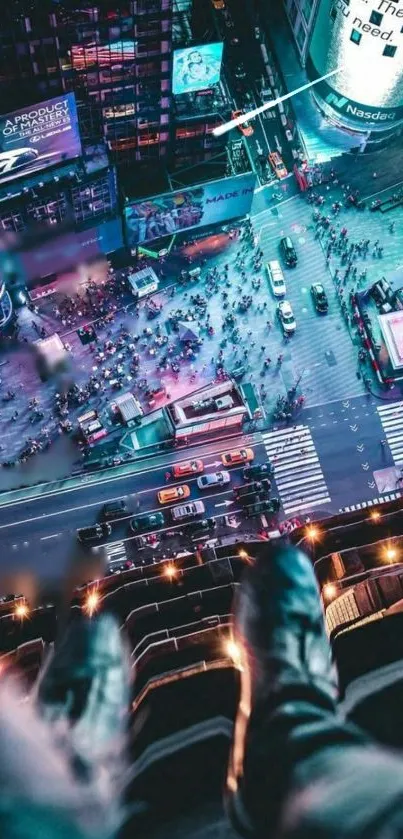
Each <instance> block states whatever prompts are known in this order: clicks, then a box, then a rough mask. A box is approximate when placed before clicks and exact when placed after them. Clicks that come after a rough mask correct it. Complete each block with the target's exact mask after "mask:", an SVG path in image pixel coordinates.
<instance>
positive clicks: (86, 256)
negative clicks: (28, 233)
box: [19, 218, 123, 288]
mask: <svg viewBox="0 0 403 839" xmlns="http://www.w3.org/2000/svg"><path fill="white" fill-rule="evenodd" d="M121 247H123V231H122V221H121V219H120V218H118V219H111V220H110V221H104V222H102V223H101V224H98V225H97V227H91V228H90V229H89V230H80V231H76V232H73V233H64V234H62V235H61V236H55V237H54V238H52V239H48V240H47V241H46V242H42V243H41V244H40V245H38V246H37V247H36V248H32V249H31V250H27V251H21V252H20V253H19V259H20V271H22V272H23V275H24V278H25V281H26V282H27V284H28V286H29V287H30V288H31V287H32V282H33V281H34V280H38V279H43V278H44V277H48V276H50V275H54V272H55V267H57V271H58V272H62V271H67V270H69V269H72V268H76V267H77V265H79V264H80V263H84V262H91V261H93V260H95V259H97V258H98V257H100V256H102V255H103V254H107V253H113V252H114V251H117V250H119V249H120V248H121Z"/></svg>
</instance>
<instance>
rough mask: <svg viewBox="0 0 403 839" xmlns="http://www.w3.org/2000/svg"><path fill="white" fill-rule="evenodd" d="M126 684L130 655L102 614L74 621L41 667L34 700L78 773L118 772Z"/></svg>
mask: <svg viewBox="0 0 403 839" xmlns="http://www.w3.org/2000/svg"><path fill="white" fill-rule="evenodd" d="M129 685H130V669H129V657H128V655H127V652H126V650H125V648H124V644H123V641H122V636H121V633H120V630H119V626H118V624H117V621H116V620H115V618H114V617H113V616H112V615H110V614H106V613H105V614H100V615H98V616H95V617H93V618H91V619H90V618H86V617H84V616H82V617H80V618H78V619H76V620H75V621H73V622H72V623H71V624H70V625H69V626H68V628H67V631H66V634H65V635H64V637H63V639H62V641H61V643H60V644H59V645H57V646H56V649H55V652H54V655H53V657H52V659H51V660H50V662H49V665H48V667H47V668H46V670H45V672H44V675H43V678H42V680H41V682H40V685H39V691H38V705H39V708H40V710H41V712H42V714H43V716H44V717H45V718H46V719H47V720H48V721H49V722H50V723H51V724H52V725H53V728H54V731H55V732H56V733H58V734H59V736H60V741H61V744H62V745H63V746H65V747H66V748H68V749H69V751H70V753H71V759H72V763H73V765H74V768H75V770H76V773H77V774H79V775H81V777H85V776H86V775H87V776H88V778H89V779H90V778H92V777H93V776H96V775H97V774H99V772H101V771H103V772H104V771H105V769H106V771H107V772H108V773H109V774H110V776H112V775H115V773H116V774H119V763H121V758H122V753H123V748H124V735H125V728H126V726H127V720H128V716H127V712H128V706H129V699H130V696H129ZM63 741H64V742H63Z"/></svg>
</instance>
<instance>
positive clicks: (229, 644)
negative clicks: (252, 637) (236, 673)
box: [224, 638, 242, 668]
mask: <svg viewBox="0 0 403 839" xmlns="http://www.w3.org/2000/svg"><path fill="white" fill-rule="evenodd" d="M224 649H225V652H226V655H227V656H228V658H230V659H232V661H233V663H234V665H235V667H238V668H240V667H241V663H242V650H241V647H240V644H237V642H236V641H234V639H233V638H228V640H227V641H225V644H224Z"/></svg>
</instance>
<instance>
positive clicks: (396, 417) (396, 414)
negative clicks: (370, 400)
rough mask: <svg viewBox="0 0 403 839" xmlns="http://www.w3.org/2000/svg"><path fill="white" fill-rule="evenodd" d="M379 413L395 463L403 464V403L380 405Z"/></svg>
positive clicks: (378, 407)
mask: <svg viewBox="0 0 403 839" xmlns="http://www.w3.org/2000/svg"><path fill="white" fill-rule="evenodd" d="M377 411H378V416H379V419H380V421H381V424H382V429H383V431H384V434H385V438H386V441H387V443H388V446H389V449H390V453H391V455H392V457H393V460H394V462H395V463H400V462H403V402H402V401H400V402H392V404H391V405H378V406H377Z"/></svg>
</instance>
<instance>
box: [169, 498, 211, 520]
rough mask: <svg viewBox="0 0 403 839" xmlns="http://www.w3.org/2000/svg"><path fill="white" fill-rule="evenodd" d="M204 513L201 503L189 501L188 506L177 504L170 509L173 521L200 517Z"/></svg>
mask: <svg viewBox="0 0 403 839" xmlns="http://www.w3.org/2000/svg"><path fill="white" fill-rule="evenodd" d="M204 511H205V506H204V504H203V501H189V504H179V506H178V507H172V509H171V513H172V518H173V520H174V521H181V520H182V519H192V518H193V517H194V516H201V515H202V513H204Z"/></svg>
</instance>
